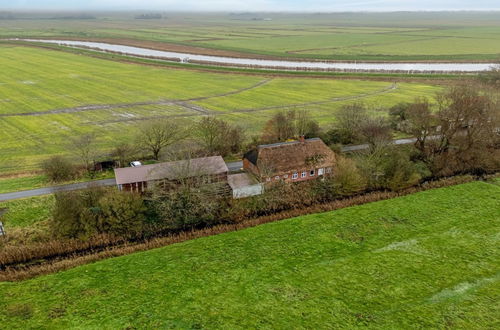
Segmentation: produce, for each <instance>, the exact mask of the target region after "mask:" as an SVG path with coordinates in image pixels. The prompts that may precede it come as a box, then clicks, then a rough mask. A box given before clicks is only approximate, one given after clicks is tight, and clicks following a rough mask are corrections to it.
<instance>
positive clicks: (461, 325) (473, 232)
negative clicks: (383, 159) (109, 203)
mask: <svg viewBox="0 0 500 330" xmlns="http://www.w3.org/2000/svg"><path fill="white" fill-rule="evenodd" d="M499 201H500V187H499V186H496V185H493V184H488V183H483V182H475V183H469V184H464V185H459V186H454V187H450V188H443V189H436V190H429V191H426V192H421V193H417V194H414V195H410V196H406V197H402V198H397V199H393V200H386V201H381V202H376V203H371V204H365V205H362V206H357V207H351V208H346V209H342V210H337V211H334V212H329V213H323V214H314V215H309V216H302V217H299V218H295V219H289V220H284V221H280V222H275V223H271V224H266V225H261V226H258V227H255V228H250V229H246V230H242V231H239V232H231V233H227V234H222V235H217V236H212V237H207V238H202V239H197V240H193V241H188V242H185V243H181V244H176V245H171V246H167V247H164V248H160V249H156V250H151V251H147V252H142V253H136V254H132V255H128V256H124V257H119V258H114V259H108V260H104V261H100V262H96V263H94V264H89V265H85V266H81V267H78V268H75V269H72V270H68V271H64V272H60V273H57V274H53V275H48V276H42V277H39V278H36V279H32V280H28V281H24V282H19V283H0V296H1V297H2V299H0V322H1V324H2V326H4V327H6V328H10V329H14V328H40V327H42V328H51V329H66V328H70V327H77V328H107V329H116V328H184V329H188V328H189V329H191V328H207V329H211V328H227V329H240V328H281V329H285V328H353V327H368V328H384V329H394V328H454V329H488V328H491V329H492V328H495V327H496V325H498V323H497V322H498V314H499V312H500V310H499V305H498V297H499V295H500V263H499V260H500V249H499V244H498V239H499V235H498V228H499V225H500V212H499V206H500V205H499Z"/></svg>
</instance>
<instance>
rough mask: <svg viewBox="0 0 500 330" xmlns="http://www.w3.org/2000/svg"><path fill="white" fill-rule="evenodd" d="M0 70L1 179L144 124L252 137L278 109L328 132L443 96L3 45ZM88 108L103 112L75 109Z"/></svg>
mask: <svg viewBox="0 0 500 330" xmlns="http://www.w3.org/2000/svg"><path fill="white" fill-rule="evenodd" d="M0 67H1V68H2V70H0V174H3V173H17V172H26V171H36V170H38V169H39V168H40V163H41V162H42V161H43V160H45V159H47V157H49V156H51V155H55V154H67V155H70V154H72V153H71V150H70V147H69V144H68V140H69V139H70V138H72V137H74V136H78V135H81V134H85V133H89V132H94V133H96V134H97V141H98V142H97V144H96V149H98V150H99V151H100V152H102V153H103V154H105V153H106V152H107V151H109V150H110V149H111V148H112V147H114V146H116V145H117V144H119V143H121V142H129V143H134V142H135V141H136V135H137V125H138V122H140V120H144V119H147V118H158V117H161V118H168V119H171V120H179V121H182V123H183V125H190V124H191V123H192V122H193V121H195V120H197V119H199V118H200V117H201V116H202V115H204V114H206V113H210V114H213V115H217V116H220V117H221V118H224V119H226V120H228V121H231V122H234V123H238V124H239V125H241V126H242V127H243V128H245V129H246V130H247V135H248V136H249V137H251V136H253V135H257V134H259V132H260V129H261V128H262V127H263V125H264V124H265V122H266V121H267V120H268V119H269V118H270V117H271V116H272V115H273V114H274V113H276V112H277V111H280V110H283V109H285V110H286V109H304V110H306V111H309V112H310V113H311V115H312V117H313V118H315V119H317V120H318V121H319V122H320V123H321V124H322V125H323V126H325V127H327V126H328V125H331V124H332V122H333V121H334V112H335V110H336V109H338V108H339V107H340V106H342V105H344V104H347V103H352V102H356V101H358V102H364V103H366V104H367V105H369V106H370V109H371V110H372V112H373V113H376V114H380V115H386V113H387V110H386V109H387V107H390V106H392V105H394V104H396V103H398V102H402V101H408V102H409V101H413V100H414V98H416V97H421V96H428V97H430V98H432V97H433V96H434V95H435V93H436V92H438V91H440V90H441V89H442V88H441V87H440V86H436V85H431V84H427V83H400V84H397V88H396V89H391V86H392V82H387V81H373V80H363V79H361V78H360V79H359V80H340V79H324V78H322V79H317V78H304V77H289V78H283V77H281V78H276V77H275V78H273V77H269V76H258V75H252V76H248V75H242V74H229V73H215V72H199V71H190V70H182V69H173V68H153V67H147V66H143V65H137V64H127V63H118V62H114V61H110V60H103V59H96V58H91V57H87V56H82V55H76V54H69V53H64V52H58V51H50V50H42V49H36V48H30V47H22V46H6V45H0ZM200 98H201V99H200ZM179 100H183V101H182V102H176V101H179ZM89 105H90V106H97V107H101V108H96V109H93V110H84V111H82V110H81V108H78V107H85V106H89ZM193 108H194V109H193ZM197 109H198V110H197ZM200 109H201V110H200ZM73 156H74V155H73ZM4 185H7V187H8V185H9V183H5V182H2V181H0V191H2V190H5V189H7V188H4ZM35 186H36V185H35Z"/></svg>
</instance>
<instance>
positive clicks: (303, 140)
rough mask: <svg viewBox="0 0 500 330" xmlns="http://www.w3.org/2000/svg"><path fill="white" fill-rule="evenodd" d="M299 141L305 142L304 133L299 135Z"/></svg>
mask: <svg viewBox="0 0 500 330" xmlns="http://www.w3.org/2000/svg"><path fill="white" fill-rule="evenodd" d="M299 141H300V142H301V143H304V142H306V137H305V136H304V135H301V136H299Z"/></svg>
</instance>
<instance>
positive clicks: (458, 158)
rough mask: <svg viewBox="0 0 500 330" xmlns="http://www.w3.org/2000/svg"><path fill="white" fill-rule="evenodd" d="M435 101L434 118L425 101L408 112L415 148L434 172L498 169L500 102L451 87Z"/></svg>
mask: <svg viewBox="0 0 500 330" xmlns="http://www.w3.org/2000/svg"><path fill="white" fill-rule="evenodd" d="M436 99H437V102H438V110H437V112H436V113H435V114H433V113H432V112H431V110H430V107H429V106H428V104H427V103H425V102H423V101H421V102H417V103H415V104H414V105H412V106H411V107H410V109H409V121H410V122H411V126H412V127H413V132H414V134H415V137H416V138H417V142H416V147H417V149H418V150H419V151H420V154H421V156H422V159H423V160H424V161H425V162H426V163H427V164H428V165H429V167H430V168H431V170H432V172H433V173H435V174H441V175H449V174H453V173H457V172H464V171H471V170H477V169H483V170H486V169H492V168H495V167H497V166H498V165H499V164H498V163H499V161H498V160H496V159H497V158H498V149H495V143H496V142H497V141H498V133H497V128H498V127H499V112H500V111H499V104H498V102H496V101H495V100H494V99H493V98H492V97H491V96H489V95H487V94H485V93H484V92H482V91H479V90H477V89H475V88H474V87H473V86H466V85H459V86H454V87H451V88H449V89H448V90H446V91H444V92H442V93H440V94H438V96H437V98H436ZM495 155H496V156H495Z"/></svg>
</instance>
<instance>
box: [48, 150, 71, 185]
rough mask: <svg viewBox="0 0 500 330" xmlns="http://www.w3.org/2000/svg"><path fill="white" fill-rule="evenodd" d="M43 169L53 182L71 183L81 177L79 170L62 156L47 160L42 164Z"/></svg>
mask: <svg viewBox="0 0 500 330" xmlns="http://www.w3.org/2000/svg"><path fill="white" fill-rule="evenodd" d="M42 169H43V171H44V173H45V175H47V177H48V178H49V180H50V181H52V182H63V181H69V180H72V179H75V178H76V177H78V175H79V171H78V168H77V167H76V166H75V165H74V164H73V163H72V162H71V161H70V160H68V159H67V158H64V157H62V156H53V157H51V158H49V159H47V160H46V161H44V162H43V163H42Z"/></svg>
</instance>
